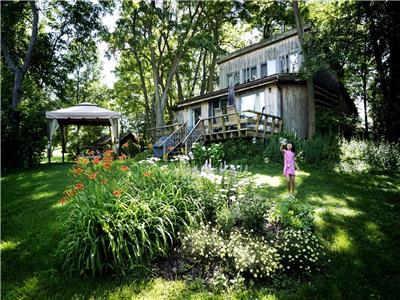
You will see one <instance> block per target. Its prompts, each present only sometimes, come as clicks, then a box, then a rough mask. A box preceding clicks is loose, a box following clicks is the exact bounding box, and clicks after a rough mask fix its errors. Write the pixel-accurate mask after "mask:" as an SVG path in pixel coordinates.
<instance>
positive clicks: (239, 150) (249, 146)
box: [222, 139, 265, 164]
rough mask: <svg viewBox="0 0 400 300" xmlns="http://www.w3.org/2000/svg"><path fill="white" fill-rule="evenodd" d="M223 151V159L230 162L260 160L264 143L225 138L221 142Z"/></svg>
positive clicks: (243, 162) (244, 162) (241, 162)
mask: <svg viewBox="0 0 400 300" xmlns="http://www.w3.org/2000/svg"><path fill="white" fill-rule="evenodd" d="M222 146H223V151H224V154H225V155H224V160H226V161H228V162H230V163H232V162H233V161H235V162H240V163H239V164H246V163H247V162H248V161H249V160H251V161H254V160H256V161H262V160H263V155H262V152H263V150H264V148H265V146H264V144H261V143H253V142H252V140H249V139H237V140H227V141H224V142H223V143H222Z"/></svg>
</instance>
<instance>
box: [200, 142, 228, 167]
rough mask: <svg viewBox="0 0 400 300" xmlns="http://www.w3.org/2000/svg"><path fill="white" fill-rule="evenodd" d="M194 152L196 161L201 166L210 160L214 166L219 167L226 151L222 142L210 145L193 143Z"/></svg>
mask: <svg viewBox="0 0 400 300" xmlns="http://www.w3.org/2000/svg"><path fill="white" fill-rule="evenodd" d="M192 153H193V157H194V163H195V164H196V166H198V167H200V166H202V165H204V163H205V162H206V161H207V160H209V161H211V164H212V166H214V167H218V166H219V165H220V164H221V162H222V160H223V158H224V152H223V148H222V145H221V144H211V145H209V146H207V147H206V146H201V145H200V144H198V143H195V144H193V147H192Z"/></svg>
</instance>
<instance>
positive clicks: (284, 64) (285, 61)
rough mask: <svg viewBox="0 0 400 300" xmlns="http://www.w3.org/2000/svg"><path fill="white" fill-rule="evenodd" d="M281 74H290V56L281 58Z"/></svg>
mask: <svg viewBox="0 0 400 300" xmlns="http://www.w3.org/2000/svg"><path fill="white" fill-rule="evenodd" d="M279 72H280V73H289V56H288V55H284V56H280V57H279Z"/></svg>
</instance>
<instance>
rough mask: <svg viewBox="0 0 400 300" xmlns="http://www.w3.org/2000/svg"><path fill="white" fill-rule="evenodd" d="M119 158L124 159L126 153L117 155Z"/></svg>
mask: <svg viewBox="0 0 400 300" xmlns="http://www.w3.org/2000/svg"><path fill="white" fill-rule="evenodd" d="M118 159H119V160H124V159H126V155H125V154H121V155H120V156H118Z"/></svg>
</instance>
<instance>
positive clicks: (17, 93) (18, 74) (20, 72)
mask: <svg viewBox="0 0 400 300" xmlns="http://www.w3.org/2000/svg"><path fill="white" fill-rule="evenodd" d="M1 6H2V10H3V9H5V10H6V11H8V10H13V9H14V8H17V11H19V12H21V13H22V11H23V10H24V6H25V3H24V2H18V3H14V2H9V3H5V2H2V3H1ZM29 6H30V10H31V13H32V33H31V37H30V40H29V46H28V48H27V50H26V52H25V56H24V58H23V59H22V63H21V64H19V60H20V58H18V57H12V55H11V54H10V52H9V49H8V45H7V41H6V39H5V37H4V34H3V33H4V32H5V30H3V28H4V27H5V26H7V25H9V24H7V22H3V23H2V30H1V31H2V34H1V52H2V53H3V55H4V58H5V61H6V63H7V65H8V67H9V68H10V69H11V70H12V72H13V75H14V86H13V92H12V102H11V109H12V124H13V126H14V127H17V122H18V119H17V109H18V104H19V103H20V102H21V99H22V93H23V89H22V84H23V80H24V76H25V74H26V72H27V71H28V69H29V66H30V63H31V58H32V55H33V50H34V47H35V43H36V40H37V36H38V28H39V14H38V8H37V6H36V2H35V1H29ZM4 23H5V24H4Z"/></svg>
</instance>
